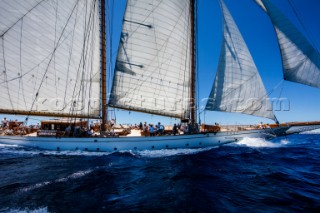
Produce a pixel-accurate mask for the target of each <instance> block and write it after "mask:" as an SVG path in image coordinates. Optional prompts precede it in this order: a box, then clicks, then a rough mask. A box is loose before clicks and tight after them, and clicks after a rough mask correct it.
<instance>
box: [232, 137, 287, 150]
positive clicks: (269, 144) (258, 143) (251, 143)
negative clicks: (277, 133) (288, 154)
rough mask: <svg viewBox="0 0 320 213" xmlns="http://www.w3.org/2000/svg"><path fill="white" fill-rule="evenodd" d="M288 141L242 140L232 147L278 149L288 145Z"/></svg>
mask: <svg viewBox="0 0 320 213" xmlns="http://www.w3.org/2000/svg"><path fill="white" fill-rule="evenodd" d="M289 143H290V141H288V140H287V139H282V140H280V142H273V141H268V140H265V139H263V138H244V139H242V140H241V141H239V142H237V143H234V144H232V145H236V146H247V147H254V148H257V147H260V148H279V147H284V146H286V145H288V144H289Z"/></svg>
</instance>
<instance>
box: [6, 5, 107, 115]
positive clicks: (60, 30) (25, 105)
mask: <svg viewBox="0 0 320 213" xmlns="http://www.w3.org/2000/svg"><path fill="white" fill-rule="evenodd" d="M99 6H100V5H99V1H98V0H68V1H65V0H52V1H44V0H24V1H19V0H3V1H1V4H0V71H1V73H0V90H1V93H0V99H1V102H0V112H1V113H14V114H26V115H30V114H31V115H45V116H50V115H52V116H58V117H59V116H70V117H99V116H100V114H99V113H100V112H99V110H100V93H101V92H100V67H101V65H100V20H99Z"/></svg>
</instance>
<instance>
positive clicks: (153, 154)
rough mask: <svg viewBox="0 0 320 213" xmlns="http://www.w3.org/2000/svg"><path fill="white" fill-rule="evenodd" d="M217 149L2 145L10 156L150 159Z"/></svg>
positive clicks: (3, 150) (0, 147) (0, 148)
mask: <svg viewBox="0 0 320 213" xmlns="http://www.w3.org/2000/svg"><path fill="white" fill-rule="evenodd" d="M213 148H217V147H207V148H197V149H185V148H181V149H161V150H144V151H132V150H125V151H119V152H88V151H82V150H74V151H49V150H37V149H33V148H26V147H23V146H18V145H5V144H0V151H1V152H5V153H8V154H20V155H30V156H32V155H39V154H40V155H54V156H88V157H90V156H107V155H114V154H116V155H117V154H121V155H125V154H129V155H131V156H141V157H149V158H160V157H170V156H175V155H192V154H197V153H199V152H203V151H207V150H211V149H213Z"/></svg>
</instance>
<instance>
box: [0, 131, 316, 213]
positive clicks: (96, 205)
mask: <svg viewBox="0 0 320 213" xmlns="http://www.w3.org/2000/svg"><path fill="white" fill-rule="evenodd" d="M319 211H320V133H319V132H318V133H312V132H311V133H306V134H299V135H291V136H288V137H281V138H276V139H273V140H271V141H266V140H263V139H252V138H251V139H250V138H246V139H244V140H242V141H240V142H238V143H234V144H229V145H225V146H222V147H218V148H207V149H177V150H160V151H142V152H131V151H128V152H117V153H101V152H81V151H74V152H57V151H39V150H36V149H28V148H23V147H19V146H8V145H3V144H2V145H0V212H37V213H38V212H319Z"/></svg>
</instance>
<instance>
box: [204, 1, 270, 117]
mask: <svg viewBox="0 0 320 213" xmlns="http://www.w3.org/2000/svg"><path fill="white" fill-rule="evenodd" d="M220 3H221V8H222V13H223V40H222V48H221V53H220V59H219V65H218V69H217V73H216V77H215V81H214V84H213V88H212V90H211V93H210V96H209V100H208V102H207V106H206V110H212V111H223V112H237V113H243V114H249V115H255V116H261V117H266V118H270V119H275V116H274V114H273V111H272V108H271V104H270V101H269V99H268V95H267V93H266V90H265V88H264V85H263V83H262V80H261V78H260V75H259V73H258V70H257V68H256V65H255V63H254V61H253V59H252V57H251V54H250V52H249V50H248V47H247V46H246V44H245V41H244V39H243V38H242V36H241V33H240V31H239V29H238V27H237V25H236V23H235V22H234V20H233V18H232V16H231V14H230V12H229V10H228V8H227V7H226V5H225V4H224V2H223V1H220Z"/></svg>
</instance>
